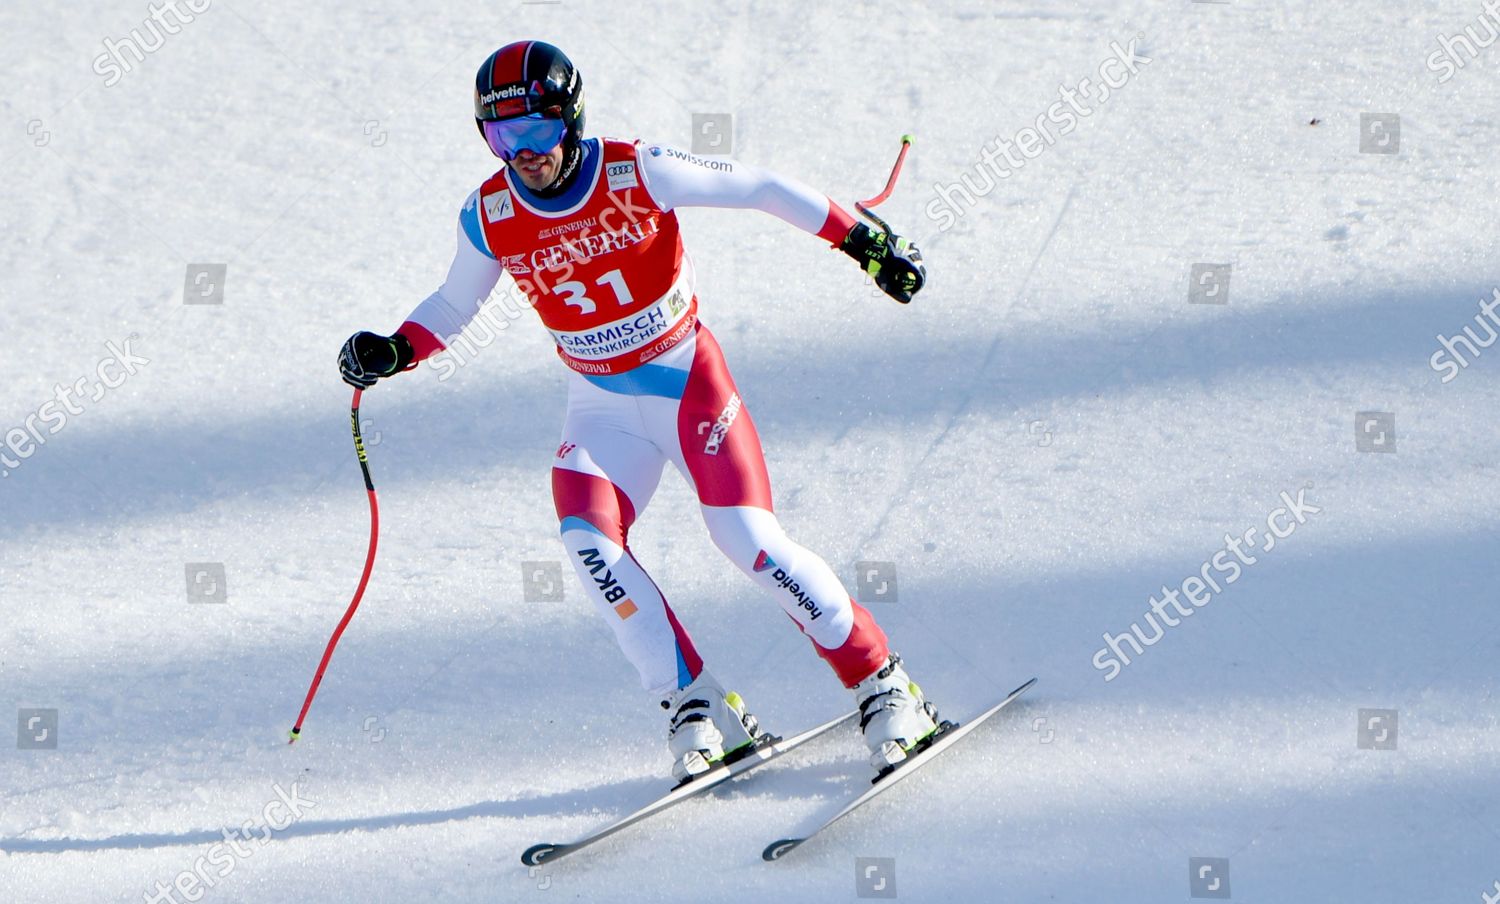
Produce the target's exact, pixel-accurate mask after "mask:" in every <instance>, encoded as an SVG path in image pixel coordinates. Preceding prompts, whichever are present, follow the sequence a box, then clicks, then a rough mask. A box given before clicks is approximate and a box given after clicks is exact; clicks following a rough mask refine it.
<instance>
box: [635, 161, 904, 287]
mask: <svg viewBox="0 0 1500 904" xmlns="http://www.w3.org/2000/svg"><path fill="white" fill-rule="evenodd" d="M636 156H637V158H638V159H639V161H640V169H641V174H642V176H643V177H644V179H643V181H644V183H645V186H646V190H647V191H648V192H650V193H651V197H652V198H653V199H654V200H655V201H656V203H657V205H658V206H659V207H661V209H662V210H672V209H673V208H676V207H730V208H754V209H756V210H763V211H765V212H766V213H769V214H772V215H774V216H777V217H780V218H781V219H783V220H785V221H787V222H788V223H791V224H792V225H793V226H796V227H797V228H798V229H801V230H802V231H803V232H807V233H810V234H812V235H816V236H818V237H819V238H821V239H824V240H826V241H828V242H829V243H830V244H832V245H834V246H835V247H837V248H838V249H839V250H841V251H843V252H844V253H845V254H847V255H849V256H850V257H852V258H854V259H855V260H856V261H858V262H859V264H860V266H861V267H862V268H863V269H864V270H865V271H866V272H867V273H869V274H870V276H871V277H872V278H873V279H874V280H875V283H876V285H878V286H880V288H881V289H883V290H885V292H886V293H887V294H888V295H890V296H891V297H892V298H895V299H896V300H897V301H901V302H907V301H911V297H912V296H913V295H915V294H916V293H917V292H918V291H919V290H920V289H921V288H922V285H923V283H924V282H925V281H926V275H927V274H926V270H925V269H924V268H923V266H922V254H921V252H920V251H918V250H917V248H916V246H915V245H913V244H912V243H911V242H910V241H908V240H907V239H905V238H902V237H900V236H896V235H886V234H885V233H883V232H879V231H877V230H873V229H871V228H869V227H868V226H866V225H865V224H863V223H860V222H857V221H856V220H855V219H854V217H852V216H851V215H850V214H849V212H848V211H847V210H845V209H844V208H842V207H840V206H839V205H838V203H837V202H835V201H834V200H833V199H832V198H830V197H828V196H827V195H824V194H821V193H819V192H818V191H816V190H814V189H812V188H810V187H808V186H807V185H804V184H803V183H801V182H798V181H797V180H795V179H790V178H787V177H786V176H781V175H778V174H776V173H773V172H770V171H769V170H763V169H760V168H758V167H753V166H749V165H748V164H745V163H741V162H740V161H738V160H732V159H730V158H728V157H698V156H696V155H693V154H689V153H687V152H686V151H682V150H679V149H677V148H673V147H667V146H665V145H650V146H647V145H643V144H637V145H636Z"/></svg>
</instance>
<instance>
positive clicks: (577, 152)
mask: <svg viewBox="0 0 1500 904" xmlns="http://www.w3.org/2000/svg"><path fill="white" fill-rule="evenodd" d="M582 159H583V147H582V142H580V141H579V140H578V139H576V138H573V137H572V136H571V135H570V136H569V137H568V138H567V139H566V140H565V142H564V144H563V165H562V169H561V171H560V172H559V173H558V174H557V178H556V179H553V180H552V183H551V184H550V185H548V186H547V187H546V188H540V189H536V194H537V195H540V196H541V197H543V198H553V197H556V196H558V195H560V194H562V193H563V192H564V191H566V190H567V188H568V185H569V184H570V183H572V181H573V177H574V176H576V175H578V163H579V161H581V160H582Z"/></svg>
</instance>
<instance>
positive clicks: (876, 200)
mask: <svg viewBox="0 0 1500 904" xmlns="http://www.w3.org/2000/svg"><path fill="white" fill-rule="evenodd" d="M915 140H916V139H915V138H913V137H912V136H911V135H909V134H907V135H902V136H901V153H899V154H897V155H896V163H895V165H894V166H892V167H891V176H890V178H889V179H886V180H885V188H884V189H883V190H882V191H881V192H880V194H878V195H876V196H875V197H873V198H870V199H868V200H865V201H855V202H854V209H855V210H857V211H859V212H860V213H861V214H863V215H865V216H867V217H869V218H870V221H871V222H873V223H874V224H875V225H876V226H879V227H880V230H881V231H882V232H884V233H885V234H887V235H889V234H890V232H891V227H890V226H889V225H888V224H887V223H886V221H885V220H882V219H881V218H880V217H878V216H876V215H875V213H874V212H873V211H871V210H870V208H872V207H874V206H875V205H877V204H884V203H885V200H886V199H887V198H889V197H890V196H891V192H893V191H895V189H896V177H897V176H899V175H901V164H902V163H904V162H906V152H907V151H909V150H911V145H912V142H913V141H915Z"/></svg>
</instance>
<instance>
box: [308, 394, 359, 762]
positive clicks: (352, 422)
mask: <svg viewBox="0 0 1500 904" xmlns="http://www.w3.org/2000/svg"><path fill="white" fill-rule="evenodd" d="M363 393H364V390H362V389H356V390H354V401H352V402H350V403H349V426H350V429H351V430H352V431H353V432H354V454H355V455H357V456H358V457H359V469H360V470H361V471H363V472H364V475H365V492H366V493H367V494H368V495H369V497H370V550H369V552H367V553H365V570H364V573H363V574H361V575H360V576H359V586H358V587H356V588H355V590H354V599H352V600H350V601H349V608H348V609H347V610H345V611H344V617H343V618H341V619H339V625H338V627H337V628H334V629H333V636H332V637H330V638H329V639H328V647H327V649H325V650H324V651H323V661H322V662H319V663H318V671H317V674H315V675H313V680H312V686H311V687H309V688H308V689H307V699H306V700H303V701H302V712H300V713H298V714H297V724H296V725H293V726H292V730H291V732H290V734H289V737H288V740H287V743H288V744H292V743H295V742H296V740H297V738H298V737H299V736H301V734H302V720H303V719H306V718H307V710H308V709H309V708H310V707H311V706H312V702H313V696H314V695H315V694H317V692H318V685H319V684H321V683H322V681H323V673H324V672H325V671H327V669H328V660H329V659H331V658H333V648H334V647H336V646H338V643H339V638H340V637H341V636H343V633H344V629H345V628H347V627H348V626H349V620H350V619H351V618H353V617H354V610H355V609H358V608H359V601H360V599H362V598H363V597H364V595H365V586H366V585H368V584H369V583H370V572H371V571H372V570H373V569H374V568H375V544H376V542H377V541H378V540H379V539H380V506H379V504H378V503H377V502H376V500H375V484H374V482H373V481H371V480H370V462H369V458H368V456H366V455H365V441H364V438H363V437H361V436H360V434H359V399H360V396H361V395H362V394H363Z"/></svg>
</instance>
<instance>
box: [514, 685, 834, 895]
mask: <svg viewBox="0 0 1500 904" xmlns="http://www.w3.org/2000/svg"><path fill="white" fill-rule="evenodd" d="M857 715H859V713H858V711H851V712H847V713H844V714H843V715H842V716H839V717H838V718H836V719H830V720H828V721H827V722H824V723H823V724H822V725H818V726H816V727H813V728H809V729H808V730H807V731H804V732H802V733H801V734H797V735H792V736H791V737H790V738H786V739H782V738H777V737H774V736H770V735H762V736H761V740H760V741H759V742H758V743H757V744H756V746H754V747H752V748H750V749H749V752H748V753H746V754H744V755H743V756H740V757H738V758H737V759H735V760H733V761H732V762H720V763H715V764H714V765H713V766H712V767H711V768H710V769H709V770H708V771H707V772H705V773H703V774H702V775H699V776H697V777H696V778H692V779H688V780H687V781H684V782H680V783H679V784H678V785H677V786H676V787H674V788H673V789H672V790H671V791H668V792H667V793H666V794H664V795H662V796H661V797H658V798H657V799H656V800H654V801H652V802H651V803H649V804H646V805H645V806H643V807H641V808H640V809H639V810H636V811H635V812H634V813H631V814H629V815H627V816H623V817H621V818H620V819H618V820H616V821H614V822H612V823H610V824H609V825H606V826H604V827H602V828H600V829H598V830H597V831H595V832H593V833H591V834H589V835H585V836H584V837H582V838H580V839H578V840H577V841H573V842H570V843H568V844H551V843H545V842H544V843H542V844H534V845H532V846H531V847H529V848H527V849H526V851H525V852H524V853H522V854H521V862H522V863H524V864H525V865H527V866H540V865H541V864H543V863H551V862H552V861H554V860H557V859H559V858H561V857H564V856H566V855H568V854H571V853H573V852H574V851H577V850H581V849H582V848H586V847H588V846H589V845H591V844H593V843H594V842H596V841H601V840H603V839H605V838H608V837H609V836H611V835H613V834H615V833H616V832H618V831H620V830H621V829H624V828H628V827H629V826H633V825H635V824H636V823H638V822H640V821H641V820H643V819H645V818H646V817H648V816H655V815H656V814H657V813H660V812H662V811H663V810H666V809H667V808H669V807H672V806H675V805H676V804H680V803H682V802H683V801H685V800H687V799H688V798H690V797H696V796H697V795H699V794H702V793H703V792H705V791H707V790H709V789H710V788H715V787H717V786H719V785H721V784H723V783H724V782H727V781H729V780H730V779H732V778H736V777H738V776H741V775H744V774H745V773H746V772H749V771H750V770H751V769H754V768H755V767H757V766H761V765H764V764H766V763H769V762H770V761H771V760H774V759H776V758H777V757H779V756H781V755H782V754H783V753H786V752H788V751H790V750H792V749H793V748H795V747H800V746H801V745H803V744H805V743H807V742H808V741H811V740H813V739H814V738H816V737H818V736H819V735H822V734H825V733H827V732H829V731H832V730H833V729H835V728H837V727H839V726H840V725H842V724H844V723H845V722H848V721H850V720H852V719H853V718H854V717H855V716H857Z"/></svg>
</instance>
